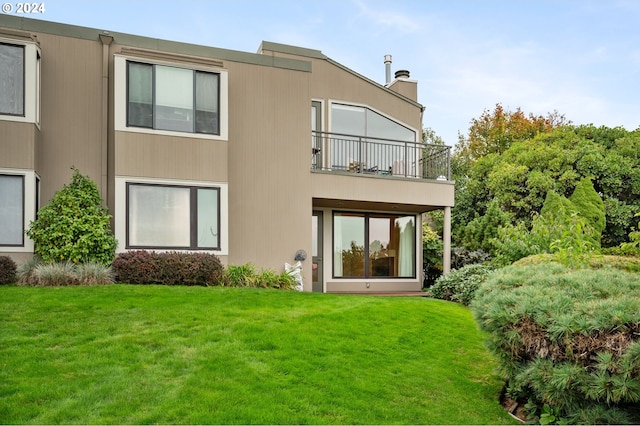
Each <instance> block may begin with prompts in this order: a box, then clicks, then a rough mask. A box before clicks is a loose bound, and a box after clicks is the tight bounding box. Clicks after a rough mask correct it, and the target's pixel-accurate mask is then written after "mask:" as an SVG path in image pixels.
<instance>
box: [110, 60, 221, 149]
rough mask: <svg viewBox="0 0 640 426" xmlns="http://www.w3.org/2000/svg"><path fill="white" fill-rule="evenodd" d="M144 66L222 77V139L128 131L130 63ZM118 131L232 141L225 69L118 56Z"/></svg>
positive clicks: (216, 136) (136, 128)
mask: <svg viewBox="0 0 640 426" xmlns="http://www.w3.org/2000/svg"><path fill="white" fill-rule="evenodd" d="M129 59H131V60H135V61H136V62H144V63H147V64H152V65H168V66H172V67H178V68H185V69H190V70H196V71H206V72H215V73H217V74H219V75H220V111H219V114H220V135H209V134H203V133H189V132H172V131H168V130H155V129H145V128H141V127H127V60H129ZM113 66H114V95H113V98H114V127H115V130H116V131H121V132H132V133H147V134H152V135H165V136H178V137H182V138H195V139H210V140H224V141H226V140H228V139H229V73H228V71H227V70H225V69H221V68H211V67H205V66H193V65H192V64H180V63H175V62H166V61H158V60H150V59H146V58H145V59H142V60H141V59H140V58H135V57H131V58H130V57H126V56H122V55H114V65H113Z"/></svg>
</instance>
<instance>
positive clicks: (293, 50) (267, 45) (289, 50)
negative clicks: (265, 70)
mask: <svg viewBox="0 0 640 426" xmlns="http://www.w3.org/2000/svg"><path fill="white" fill-rule="evenodd" d="M263 50H273V51H274V52H279V53H285V54H289V55H296V56H303V57H306V58H312V59H321V60H325V61H327V62H329V63H330V64H332V65H335V66H336V67H338V68H340V69H342V70H343V71H346V72H348V73H350V74H352V75H353V76H355V77H358V78H360V79H362V80H364V81H366V82H367V83H370V84H373V85H374V86H376V87H378V88H380V89H382V90H385V91H387V92H388V93H390V94H392V95H394V96H397V97H399V98H400V99H402V100H404V101H406V102H409V103H411V104H413V105H415V106H416V107H418V108H420V110H421V111H424V109H425V107H424V105H422V104H421V103H419V102H416V101H414V100H413V99H410V98H408V97H406V96H404V95H402V94H400V93H398V92H396V91H394V90H391V89H389V88H388V87H387V86H386V85H383V84H380V83H378V82H376V81H374V80H371V79H370V78H368V77H365V76H364V75H362V74H359V73H357V72H356V71H354V70H352V69H351V68H348V67H346V66H344V65H342V64H341V63H339V62H336V61H334V60H333V59H331V58H329V57H328V56H326V55H325V54H323V53H322V52H321V51H320V50H315V49H307V48H304V47H297V46H291V45H288V44H281V43H274V42H270V41H263V42H262V43H261V44H260V47H259V48H258V53H260V52H262V51H263ZM411 81H415V80H411Z"/></svg>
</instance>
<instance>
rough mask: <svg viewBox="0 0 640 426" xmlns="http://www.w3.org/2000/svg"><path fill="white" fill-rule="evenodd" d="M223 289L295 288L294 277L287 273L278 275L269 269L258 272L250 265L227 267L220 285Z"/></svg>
mask: <svg viewBox="0 0 640 426" xmlns="http://www.w3.org/2000/svg"><path fill="white" fill-rule="evenodd" d="M221 284H222V285H223V286H225V287H260V288H278V289H283V290H292V289H294V288H295V287H296V280H295V277H294V276H293V275H291V274H289V273H287V272H282V273H280V274H278V273H276V272H274V271H271V270H269V269H263V270H262V271H260V272H257V271H256V268H255V266H254V265H252V264H251V263H245V264H244V265H228V266H227V267H226V268H225V271H224V275H223V278H222V283H221Z"/></svg>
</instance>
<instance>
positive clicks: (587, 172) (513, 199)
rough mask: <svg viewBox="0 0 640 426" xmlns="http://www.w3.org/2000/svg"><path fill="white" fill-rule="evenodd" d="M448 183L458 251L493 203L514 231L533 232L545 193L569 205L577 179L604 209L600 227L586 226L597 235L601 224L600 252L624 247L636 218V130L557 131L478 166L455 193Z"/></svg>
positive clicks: (639, 179)
mask: <svg viewBox="0 0 640 426" xmlns="http://www.w3.org/2000/svg"><path fill="white" fill-rule="evenodd" d="M454 164H455V162H454ZM454 178H455V179H456V206H455V208H454V209H453V212H452V228H453V229H452V230H453V233H454V239H455V241H456V242H457V243H460V242H461V241H462V240H463V238H464V229H465V227H466V226H467V224H468V223H469V222H471V221H473V220H474V219H475V217H476V216H480V217H481V216H483V215H485V214H486V213H487V209H488V206H489V203H490V202H491V201H492V200H494V199H495V200H497V202H498V204H499V205H500V207H501V208H502V209H503V210H504V211H505V213H507V214H509V216H510V217H511V220H512V223H513V224H514V225H516V224H518V223H522V224H523V226H524V228H525V229H528V230H531V227H532V220H533V218H534V217H535V216H536V215H537V214H538V213H539V212H540V211H541V209H542V206H543V204H544V201H545V198H546V196H547V193H548V192H549V191H554V192H555V193H557V194H558V195H561V196H564V197H568V196H569V195H571V193H572V192H574V189H575V188H576V187H577V186H578V184H579V183H580V181H581V180H582V179H584V178H590V179H591V183H592V186H593V189H592V190H591V189H590V190H589V191H588V192H589V193H590V194H591V195H590V197H592V199H593V200H595V197H599V198H601V202H602V203H603V204H599V203H598V202H597V200H596V201H595V202H596V203H598V205H600V207H598V209H602V206H603V207H604V212H605V220H604V222H603V221H602V219H598V220H597V221H595V222H593V223H589V225H590V226H591V227H592V228H595V229H598V230H599V229H600V228H601V227H602V226H603V223H604V226H605V227H604V230H603V231H602V240H601V241H602V246H603V247H612V246H617V245H619V244H621V243H622V242H625V241H628V234H629V232H630V231H631V229H632V227H633V226H634V225H635V224H636V223H637V218H636V219H634V216H633V215H634V214H635V213H636V212H638V211H640V129H638V130H636V131H633V132H629V131H626V130H624V129H620V128H606V127H600V128H596V127H594V126H577V127H574V126H564V127H558V128H555V129H553V130H551V131H549V132H546V133H540V134H538V135H536V136H535V137H533V138H532V139H528V140H523V141H516V142H513V143H512V144H511V145H510V146H509V148H507V149H506V150H505V151H504V152H502V153H497V152H494V153H490V154H487V155H485V156H483V157H480V158H478V159H477V161H475V162H474V163H473V164H471V165H470V166H469V167H468V169H467V171H466V174H465V175H464V176H463V178H462V179H461V182H462V185H461V186H460V187H458V179H459V177H458V176H456V175H454ZM585 185H586V183H585ZM578 194H580V190H579V191H578ZM576 197H577V195H576ZM585 215H586V213H585Z"/></svg>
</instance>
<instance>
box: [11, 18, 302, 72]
mask: <svg viewBox="0 0 640 426" xmlns="http://www.w3.org/2000/svg"><path fill="white" fill-rule="evenodd" d="M0 27H6V28H11V29H15V30H22V31H28V32H39V33H45V34H52V35H57V36H62V37H72V38H77V39H83V40H96V41H98V40H99V36H100V35H108V36H110V37H113V41H114V43H116V44H119V45H123V46H131V47H139V48H143V49H150V50H159V51H164V52H171V53H179V54H183V55H184V54H186V55H193V56H201V57H206V58H212V59H222V60H228V61H232V62H241V63H247V64H253V65H262V66H269V67H275V68H284V69H289V70H294V71H303V72H311V62H310V61H304V60H300V59H292V58H282V57H277V56H268V55H260V54H257V53H249V52H242V51H239V50H230V49H222V48H218V47H211V46H204V45H197V44H192V43H184V42H178V41H170V40H163V39H158V38H151V37H145V36H138V35H133V34H127V33H120V32H112V31H108V30H104V29H97V28H89V27H81V26H77V25H70V24H62V23H59V22H51V21H44V20H40V19H32V18H25V17H21V16H10V15H0Z"/></svg>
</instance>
